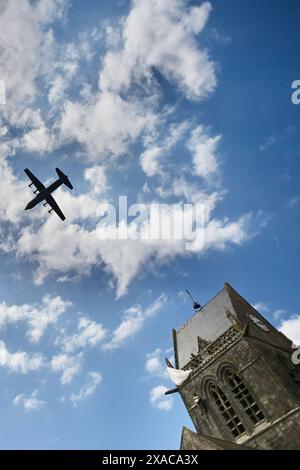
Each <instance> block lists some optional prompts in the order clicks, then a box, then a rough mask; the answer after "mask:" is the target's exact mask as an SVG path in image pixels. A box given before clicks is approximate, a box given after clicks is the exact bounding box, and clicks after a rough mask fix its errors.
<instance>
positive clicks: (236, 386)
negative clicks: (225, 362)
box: [226, 371, 265, 425]
mask: <svg viewBox="0 0 300 470" xmlns="http://www.w3.org/2000/svg"><path fill="white" fill-rule="evenodd" d="M226 379H227V383H228V385H229V387H230V391H231V393H232V394H233V396H234V397H235V399H236V400H238V402H239V403H240V405H241V406H242V408H243V410H244V412H245V413H246V414H247V415H248V417H249V419H250V420H251V422H252V423H253V424H254V425H255V424H257V423H259V422H260V421H262V420H264V419H265V416H264V414H263V412H262V410H261V409H260V407H259V406H258V404H257V403H256V401H255V399H254V398H253V396H252V395H251V393H250V392H249V390H248V389H247V387H246V385H245V383H244V382H243V381H242V380H241V379H240V377H239V376H238V375H237V374H235V373H234V372H232V371H228V372H227V376H226Z"/></svg>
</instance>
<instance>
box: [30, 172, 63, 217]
mask: <svg viewBox="0 0 300 470" xmlns="http://www.w3.org/2000/svg"><path fill="white" fill-rule="evenodd" d="M62 184H63V181H62V180H61V179H60V178H58V179H57V180H56V181H54V182H53V183H51V184H50V186H48V188H45V189H42V191H40V192H39V194H38V195H37V196H35V198H33V199H32V200H31V201H30V202H29V203H28V204H27V206H26V207H25V210H28V209H33V208H34V207H35V206H36V205H37V204H39V203H40V202H42V201H43V200H44V199H46V198H47V196H49V195H50V194H51V193H53V192H54V191H56V189H58V188H59V187H60V186H61V185H62Z"/></svg>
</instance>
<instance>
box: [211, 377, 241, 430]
mask: <svg viewBox="0 0 300 470" xmlns="http://www.w3.org/2000/svg"><path fill="white" fill-rule="evenodd" d="M210 393H211V397H212V398H213V400H214V402H215V404H216V405H217V408H218V410H219V412H220V414H221V415H222V417H223V420H224V424H225V425H226V426H227V428H228V429H229V430H230V432H231V434H232V435H233V437H235V438H237V437H238V436H240V435H241V434H243V433H244V432H245V427H244V425H243V423H242V422H241V420H240V418H239V416H238V414H237V412H236V411H235V409H234V408H233V406H232V404H231V402H230V401H229V399H228V398H227V396H226V395H225V393H224V392H223V391H222V390H221V389H220V387H218V386H217V385H215V384H212V385H211V387H210Z"/></svg>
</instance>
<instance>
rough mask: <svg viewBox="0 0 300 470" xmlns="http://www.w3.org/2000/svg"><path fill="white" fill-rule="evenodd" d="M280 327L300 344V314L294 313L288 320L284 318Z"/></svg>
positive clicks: (280, 329)
mask: <svg viewBox="0 0 300 470" xmlns="http://www.w3.org/2000/svg"><path fill="white" fill-rule="evenodd" d="M278 329H279V331H281V332H282V333H283V334H284V335H286V336H287V337H288V338H289V339H291V340H292V341H293V342H294V343H295V344H297V345H300V315H294V316H292V317H291V318H289V319H287V320H282V322H281V324H280V326H279V328H278Z"/></svg>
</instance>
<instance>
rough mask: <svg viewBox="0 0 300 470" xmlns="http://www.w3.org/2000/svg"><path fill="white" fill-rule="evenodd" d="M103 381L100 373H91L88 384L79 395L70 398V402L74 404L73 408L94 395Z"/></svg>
mask: <svg viewBox="0 0 300 470" xmlns="http://www.w3.org/2000/svg"><path fill="white" fill-rule="evenodd" d="M101 380H102V376H101V374H100V373H99V372H95V371H90V372H89V373H88V378H87V382H86V384H85V385H84V386H83V387H82V388H81V389H80V390H79V392H78V393H72V394H71V395H70V397H69V400H70V401H71V402H72V404H73V406H75V407H76V406H77V405H78V403H79V402H81V401H82V400H85V399H86V398H87V397H89V396H91V395H93V393H95V391H96V388H97V386H98V385H99V383H100V382H101Z"/></svg>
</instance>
